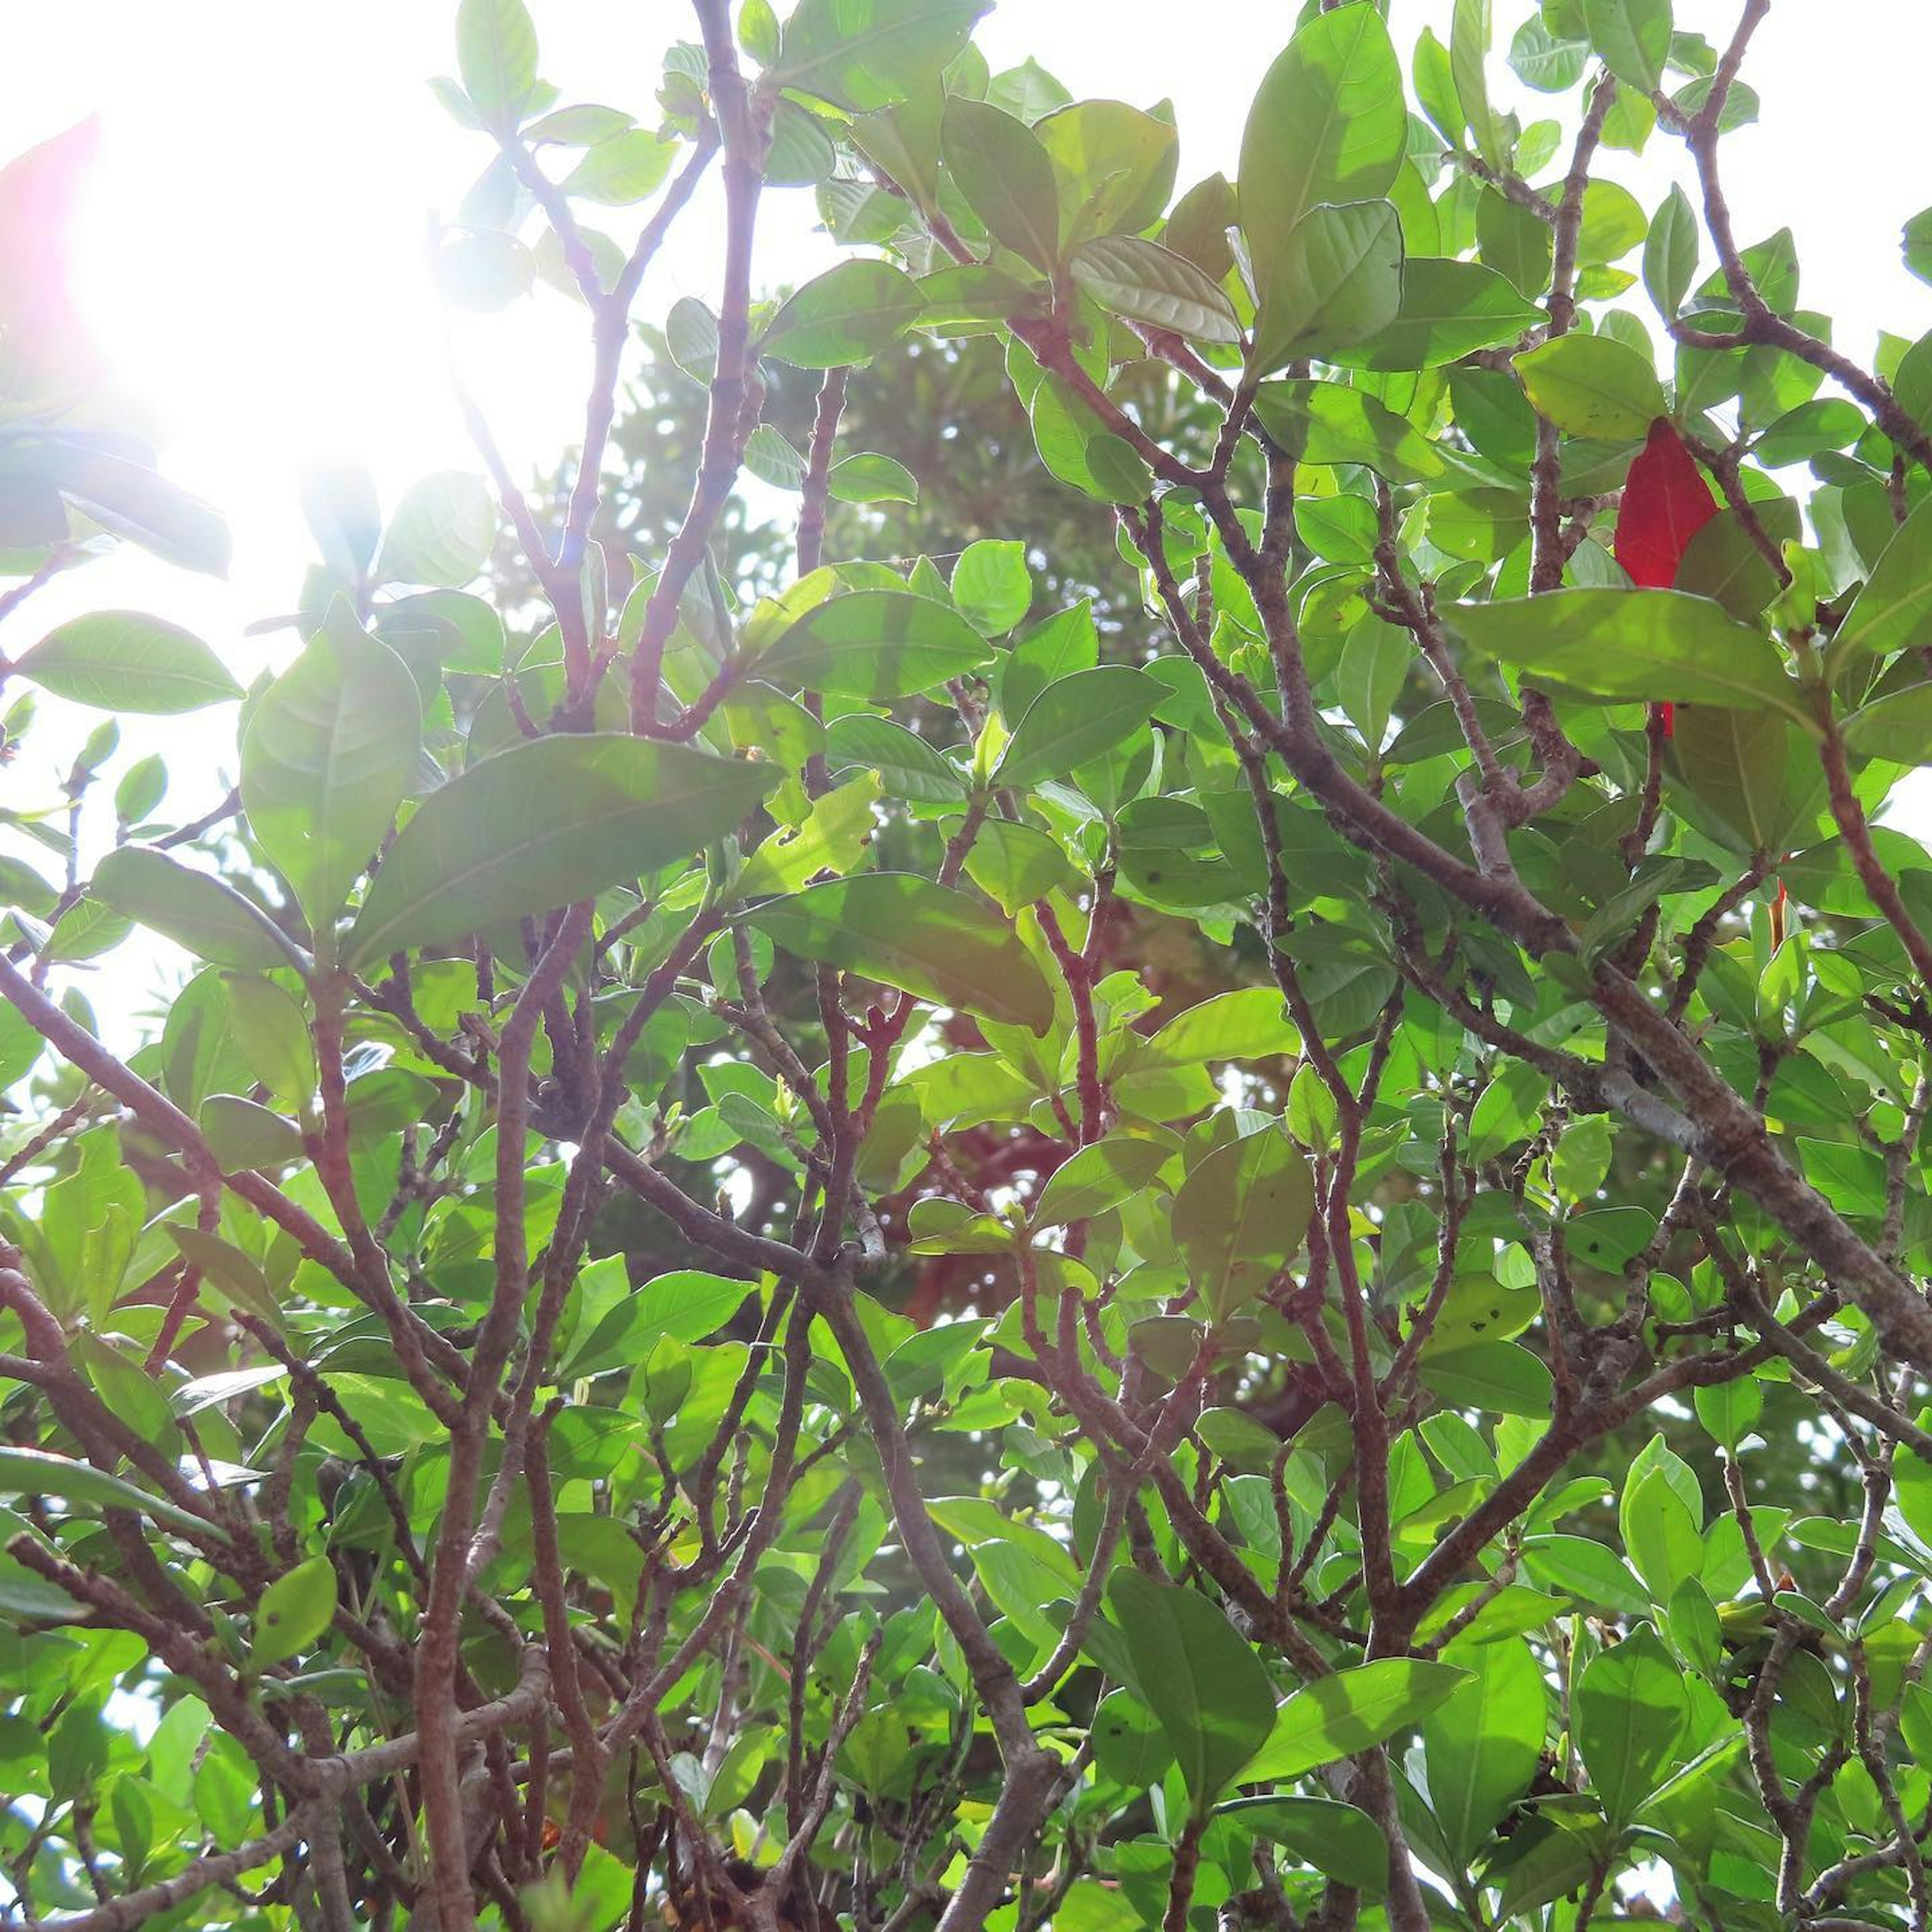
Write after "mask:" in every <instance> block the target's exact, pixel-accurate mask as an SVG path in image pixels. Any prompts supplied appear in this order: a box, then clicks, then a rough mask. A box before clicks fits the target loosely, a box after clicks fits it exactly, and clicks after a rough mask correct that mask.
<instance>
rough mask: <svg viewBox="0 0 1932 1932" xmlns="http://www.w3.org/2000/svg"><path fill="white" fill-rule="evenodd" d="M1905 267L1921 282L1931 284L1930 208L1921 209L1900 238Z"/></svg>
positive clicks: (1931, 213) (1931, 210)
mask: <svg viewBox="0 0 1932 1932" xmlns="http://www.w3.org/2000/svg"><path fill="white" fill-rule="evenodd" d="M1901 246H1902V248H1903V253H1904V256H1905V266H1906V268H1907V269H1909V270H1910V271H1911V272H1912V274H1913V275H1916V276H1917V277H1918V279H1919V280H1920V281H1921V282H1932V208H1921V209H1920V210H1919V211H1918V213H1917V214H1915V215H1914V216H1913V217H1912V219H1911V220H1909V221H1908V222H1907V223H1906V224H1905V228H1904V230H1903V235H1902V237H1901Z"/></svg>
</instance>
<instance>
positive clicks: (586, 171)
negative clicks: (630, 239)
mask: <svg viewBox="0 0 1932 1932" xmlns="http://www.w3.org/2000/svg"><path fill="white" fill-rule="evenodd" d="M676 157H677V143H676V142H675V141H667V140H664V139H662V138H661V137H660V136H658V135H655V134H652V133H648V132H646V130H644V129H643V128H641V127H630V128H626V129H625V130H624V131H623V132H622V133H619V134H613V135H612V136H610V138H609V139H607V140H603V141H599V142H596V143H595V145H592V146H591V147H589V148H586V149H585V150H584V152H583V159H582V160H580V161H579V162H578V163H577V165H576V166H575V167H574V168H572V169H571V171H570V172H569V173H568V174H567V175H565V176H564V178H563V180H562V183H561V184H560V185H561V186H562V190H563V192H564V193H565V194H567V195H571V196H574V197H575V198H576V199H578V200H580V201H594V202H598V203H599V204H601V205H603V206H604V207H607V208H628V206H629V205H631V203H632V202H637V201H642V200H643V198H644V197H645V196H646V195H648V194H655V193H656V192H657V190H658V188H659V187H661V185H662V184H663V181H664V177H665V176H666V175H667V174H669V173H670V164H671V163H672V162H673V160H676Z"/></svg>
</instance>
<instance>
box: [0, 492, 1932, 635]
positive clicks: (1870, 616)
mask: <svg viewBox="0 0 1932 1932" xmlns="http://www.w3.org/2000/svg"><path fill="white" fill-rule="evenodd" d="M1927 642H1932V496H1928V497H1927V498H1926V499H1924V501H1923V502H1921V503H1919V504H1918V506H1917V507H1916V508H1915V509H1914V510H1913V511H1912V514H1910V515H1909V517H1906V520H1905V521H1904V522H1903V523H1901V524H1900V526H1898V529H1897V532H1895V533H1894V535H1893V537H1892V538H1891V541H1890V542H1889V543H1888V544H1886V545H1885V549H1884V550H1883V551H1882V553H1880V555H1879V560H1878V562H1877V563H1876V565H1874V566H1873V570H1872V574H1871V575H1870V577H1869V578H1867V580H1866V582H1865V585H1864V589H1861V591H1860V592H1858V595H1857V596H1855V598H1852V605H1851V608H1850V609H1849V610H1847V611H1846V613H1845V616H1844V621H1843V622H1842V623H1841V624H1840V625H1839V626H1838V634H1837V635H1836V636H1835V637H1833V639H1832V661H1833V662H1834V663H1837V662H1840V661H1842V660H1843V658H1844V657H1845V655H1846V654H1847V653H1848V652H1852V651H1872V652H1878V653H1880V654H1885V653H1888V652H1892V651H1902V650H1904V649H1907V648H1908V647H1909V646H1912V645H1914V644H1922V643H1927ZM29 655H31V653H29ZM21 668H22V669H23V670H26V665H25V664H23V665H22V666H21Z"/></svg>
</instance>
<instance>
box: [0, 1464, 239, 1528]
mask: <svg viewBox="0 0 1932 1932" xmlns="http://www.w3.org/2000/svg"><path fill="white" fill-rule="evenodd" d="M0 1496H58V1497H59V1498H60V1499H61V1500H62V1502H66V1503H69V1504H72V1505H77V1506H79V1505H91V1506H92V1508H95V1509H97V1510H100V1509H124V1510H134V1511H138V1512H139V1514H142V1515H143V1516H147V1517H152V1518H153V1519H154V1521H155V1522H157V1523H169V1524H172V1526H174V1527H175V1529H194V1530H200V1531H202V1532H205V1531H206V1530H207V1529H208V1524H207V1523H206V1521H205V1520H204V1519H203V1518H202V1517H198V1516H196V1515H195V1514H193V1512H192V1511H188V1510H184V1509H183V1508H181V1507H180V1506H179V1505H177V1504H175V1503H171V1502H166V1501H165V1500H164V1499H163V1498H161V1497H160V1496H149V1495H148V1493H147V1491H146V1490H139V1489H136V1487H134V1485H133V1484H132V1483H124V1482H123V1481H121V1478H119V1477H118V1476H110V1475H108V1473H107V1471H105V1470H104V1469H95V1468H93V1467H92V1466H90V1465H89V1464H88V1463H76V1462H73V1461H71V1460H69V1459H68V1457H65V1456H54V1455H50V1454H48V1452H47V1451H45V1450H44V1449H14V1448H0Z"/></svg>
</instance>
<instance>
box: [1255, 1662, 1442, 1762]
mask: <svg viewBox="0 0 1932 1932" xmlns="http://www.w3.org/2000/svg"><path fill="white" fill-rule="evenodd" d="M1468 1675H1469V1673H1467V1672H1466V1671H1463V1670H1457V1668H1456V1667H1454V1665H1453V1664H1436V1663H1432V1662H1430V1661H1427V1659H1424V1658H1417V1657H1385V1658H1378V1659H1377V1660H1376V1662H1374V1663H1373V1664H1356V1665H1354V1666H1352V1667H1349V1668H1348V1669H1346V1670H1337V1671H1336V1672H1335V1673H1333V1675H1331V1676H1327V1677H1322V1678H1318V1679H1316V1681H1315V1682H1313V1684H1304V1685H1303V1686H1302V1687H1301V1689H1300V1690H1299V1691H1293V1692H1292V1693H1291V1694H1289V1696H1288V1697H1287V1698H1286V1699H1285V1700H1283V1703H1282V1706H1281V1708H1280V1709H1279V1710H1277V1712H1274V1723H1273V1725H1272V1727H1271V1729H1270V1730H1269V1732H1268V1742H1267V1743H1266V1744H1265V1745H1262V1748H1261V1750H1260V1751H1259V1753H1258V1754H1256V1757H1254V1759H1253V1761H1252V1762H1251V1763H1250V1764H1249V1765H1248V1766H1247V1769H1246V1772H1245V1774H1244V1775H1245V1777H1246V1779H1247V1782H1249V1783H1250V1784H1262V1783H1265V1782H1268V1781H1274V1780H1282V1779H1286V1778H1300V1777H1301V1776H1303V1775H1304V1774H1305V1773H1307V1772H1311V1771H1315V1770H1317V1769H1319V1768H1320V1767H1321V1766H1323V1765H1325V1764H1333V1763H1334V1762H1335V1761H1336V1760H1337V1759H1338V1758H1344V1757H1352V1756H1353V1755H1354V1754H1355V1753H1356V1752H1357V1751H1367V1750H1369V1749H1370V1748H1372V1747H1373V1746H1374V1745H1379V1744H1382V1743H1383V1742H1385V1741H1386V1740H1387V1739H1390V1738H1392V1737H1393V1736H1395V1734H1396V1733H1397V1732H1398V1731H1402V1730H1407V1729H1409V1727H1410V1726H1411V1725H1412V1724H1419V1723H1420V1722H1421V1721H1422V1720H1423V1719H1424V1718H1426V1717H1427V1715H1429V1713H1430V1712H1431V1711H1433V1710H1434V1709H1436V1706H1438V1705H1439V1704H1440V1703H1442V1702H1443V1700H1445V1698H1448V1697H1451V1696H1453V1695H1454V1693H1455V1692H1456V1691H1457V1690H1458V1689H1459V1688H1460V1687H1461V1686H1462V1685H1463V1682H1464V1681H1465V1679H1466V1678H1467V1676H1468Z"/></svg>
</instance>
